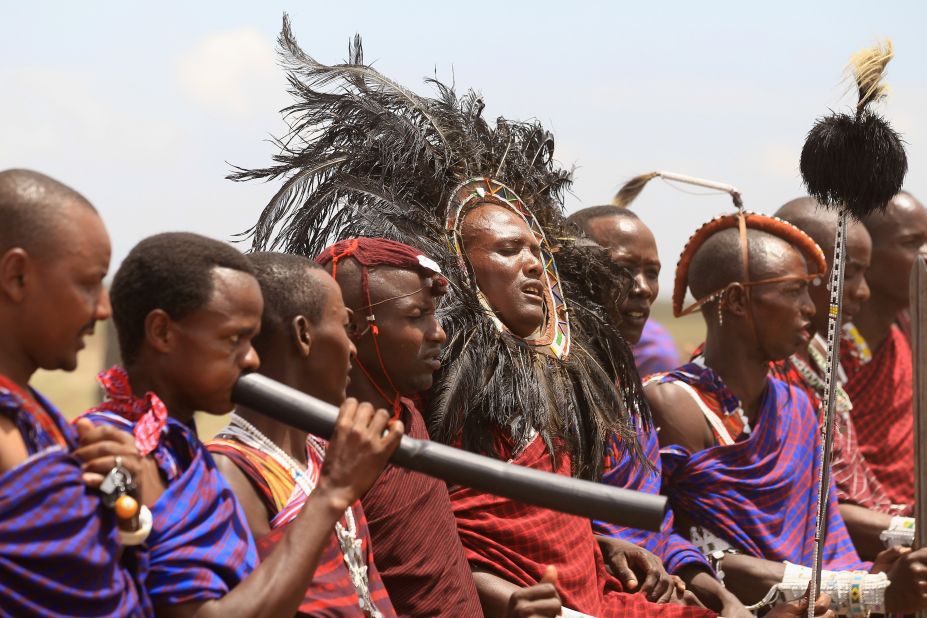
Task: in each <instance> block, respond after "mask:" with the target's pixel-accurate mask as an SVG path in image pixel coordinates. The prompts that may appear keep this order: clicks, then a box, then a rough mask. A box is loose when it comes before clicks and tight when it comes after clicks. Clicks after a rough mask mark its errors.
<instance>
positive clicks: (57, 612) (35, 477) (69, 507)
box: [0, 376, 152, 617]
mask: <svg viewBox="0 0 927 618" xmlns="http://www.w3.org/2000/svg"><path fill="white" fill-rule="evenodd" d="M2 378H3V376H0V414H2V415H3V416H5V417H6V418H8V419H10V420H11V421H12V422H13V423H14V424H15V425H16V427H17V429H19V431H20V433H21V435H22V437H23V441H24V442H25V444H26V448H27V451H28V452H29V455H30V457H29V459H27V460H26V461H24V462H23V463H21V464H20V465H18V466H17V467H15V468H13V469H12V470H8V471H7V472H5V473H3V474H2V475H0V616H48V617H51V616H65V615H67V616H136V617H140V616H150V615H152V611H151V605H150V603H149V602H148V599H147V597H146V596H145V595H144V591H143V590H142V588H141V586H138V585H137V584H136V581H138V580H139V578H141V577H143V576H144V569H145V563H146V559H147V556H146V554H145V553H144V552H143V551H138V552H137V551H136V550H134V549H131V550H130V549H126V550H125V552H124V553H123V554H122V562H120V560H119V556H120V546H119V541H118V537H117V532H116V521H115V516H114V514H113V512H112V511H111V510H110V509H107V508H106V507H105V506H103V504H102V503H101V501H100V498H99V496H98V495H97V494H96V493H95V492H92V491H90V490H88V489H87V486H86V485H85V484H84V481H83V480H82V479H81V469H80V464H79V463H78V461H77V460H76V459H74V458H73V457H71V456H70V455H69V454H68V453H69V451H71V450H73V449H74V448H75V447H76V445H77V436H76V434H75V432H74V430H73V428H72V427H70V426H69V425H68V424H67V422H66V421H65V420H64V418H63V417H62V416H61V414H60V413H59V412H58V411H57V410H55V408H54V407H52V405H51V404H49V403H48V402H47V401H46V400H44V399H43V398H42V397H41V396H40V395H39V394H38V393H36V392H34V391H31V392H29V393H28V394H25V393H23V392H22V391H21V390H19V389H18V388H17V387H15V385H11V384H9V382H8V381H7V380H5V379H2ZM32 401H35V402H37V403H38V407H36V406H34V405H30V404H31V403H32ZM62 441H63V442H64V443H63V444H62ZM130 563H131V564H132V566H133V568H131V569H130V568H128V567H126V566H124V565H127V564H130ZM139 591H141V593H140V592H139Z"/></svg>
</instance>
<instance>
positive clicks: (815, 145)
mask: <svg viewBox="0 0 927 618" xmlns="http://www.w3.org/2000/svg"><path fill="white" fill-rule="evenodd" d="M893 57H894V52H893V50H892V42H891V41H890V40H889V41H886V42H885V44H884V45H878V46H876V47H871V48H868V49H864V50H862V51H860V52H857V53H856V54H853V56H852V57H851V58H850V66H849V67H848V70H849V73H850V74H851V75H852V77H853V81H854V84H855V86H856V90H857V93H858V98H857V103H856V109H855V110H854V112H853V113H851V114H847V113H831V114H830V115H828V116H825V117H823V118H820V119H819V120H818V121H817V122H815V124H814V127H813V128H812V129H811V131H809V132H808V137H807V139H806V140H805V145H804V146H803V147H802V151H801V164H800V167H801V175H802V178H803V179H804V181H805V186H806V187H807V188H808V194H809V195H811V197H813V198H814V199H816V200H817V201H818V202H820V203H821V204H823V205H824V206H828V207H831V208H836V209H839V208H846V209H847V211H848V213H849V214H851V215H852V216H853V217H855V218H857V219H864V218H865V217H867V216H868V215H870V214H872V213H873V212H875V211H877V210H883V209H884V208H885V205H886V204H887V203H888V202H889V200H891V199H892V198H893V197H895V196H896V195H897V194H898V192H899V191H901V185H902V182H903V181H904V177H905V174H906V173H907V171H908V159H907V156H906V155H905V151H904V144H902V142H901V138H900V137H899V135H898V134H897V133H896V132H895V131H894V130H893V129H892V127H891V126H890V125H889V124H888V122H886V121H885V119H884V118H882V116H880V115H879V114H878V113H876V112H874V111H872V109H871V106H872V105H873V104H874V103H876V102H878V101H879V100H881V99H883V98H885V96H886V95H887V94H888V86H887V85H886V84H885V83H884V82H883V81H882V80H883V77H884V75H885V68H886V66H888V63H889V61H890V60H891V59H892V58H893Z"/></svg>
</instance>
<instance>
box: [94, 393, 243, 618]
mask: <svg viewBox="0 0 927 618" xmlns="http://www.w3.org/2000/svg"><path fill="white" fill-rule="evenodd" d="M85 417H86V418H89V419H90V420H92V421H93V422H95V423H107V424H110V425H114V426H116V427H118V428H120V429H123V430H125V431H130V432H131V431H132V429H133V423H132V422H131V421H128V420H126V419H124V418H123V417H122V416H121V415H120V414H119V412H118V411H114V410H108V409H107V403H106V402H104V403H103V404H102V405H101V406H100V407H98V408H95V409H93V410H91V411H89V412H87V413H86V414H85ZM151 456H153V457H154V458H155V461H156V462H157V463H158V468H159V469H160V470H161V473H162V475H163V477H164V478H166V479H167V488H166V489H165V491H164V493H163V494H162V495H161V497H160V498H159V499H158V501H157V502H156V503H155V505H154V506H153V507H151V514H152V516H153V518H154V523H153V525H152V531H151V536H149V537H148V541H147V546H148V547H149V549H150V552H151V568H150V572H149V574H148V577H147V579H146V581H145V586H146V588H147V590H148V594H149V595H150V596H151V599H152V602H153V603H154V604H155V605H156V606H170V605H179V604H182V603H189V602H196V601H208V600H211V599H218V598H221V597H223V596H225V595H226V594H228V592H229V591H230V590H231V589H232V588H234V587H235V586H236V585H238V583H240V582H241V581H242V580H243V579H244V578H245V577H247V576H248V574H250V573H251V572H252V571H253V570H254V569H255V567H256V566H257V562H258V557H257V550H256V549H255V546H254V540H253V539H252V537H251V532H250V530H249V529H248V525H247V523H246V521H245V517H244V514H243V511H242V508H241V505H239V503H238V500H237V499H236V498H235V496H234V494H233V493H232V490H231V488H230V487H229V486H228V484H227V483H226V482H225V479H223V478H222V475H221V474H220V473H219V471H218V470H217V469H216V464H215V462H214V461H213V459H212V456H211V455H210V454H209V452H208V451H207V450H206V447H205V446H204V445H203V443H202V442H200V440H199V439H198V438H197V437H196V435H195V434H194V433H193V431H192V430H191V429H190V428H189V427H186V426H185V425H184V424H182V423H180V422H178V421H176V420H174V419H172V418H169V419H168V420H167V424H166V425H165V427H164V429H163V430H162V433H161V439H160V441H159V442H158V446H157V447H156V448H155V450H154V451H152V453H151Z"/></svg>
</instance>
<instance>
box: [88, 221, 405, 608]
mask: <svg viewBox="0 0 927 618" xmlns="http://www.w3.org/2000/svg"><path fill="white" fill-rule="evenodd" d="M111 295H112V300H113V318H114V321H115V324H116V330H117V334H118V337H119V349H120V352H121V354H122V358H123V361H124V363H125V369H123V368H121V367H118V366H117V367H114V368H112V369H110V370H108V371H106V372H104V373H103V374H101V376H100V381H101V383H102V385H103V387H104V390H105V392H106V401H105V402H104V403H103V404H102V405H100V406H99V407H98V408H95V409H93V410H91V411H89V412H88V413H87V417H88V418H90V419H91V420H93V421H94V422H97V423H106V424H112V425H115V426H117V427H126V428H128V429H130V430H131V431H132V433H133V434H134V435H135V440H136V444H138V445H139V447H140V450H141V451H142V452H144V453H146V454H147V456H148V457H150V458H152V459H153V460H154V461H155V462H156V463H157V465H158V469H159V471H160V473H161V476H162V479H163V481H164V484H165V485H166V488H165V491H164V494H162V496H161V497H160V499H159V500H158V502H157V503H155V505H154V506H153V507H152V509H151V510H152V512H153V514H154V526H153V532H152V534H151V536H150V537H149V538H148V541H147V546H148V548H149V550H150V554H151V560H150V562H151V566H150V572H149V573H148V576H147V578H146V580H145V586H146V588H147V590H148V592H149V594H150V595H151V598H152V601H153V603H154V605H155V611H156V613H157V615H159V616H168V617H173V616H198V617H199V616H225V615H228V614H229V613H230V612H234V613H237V614H240V615H246V616H260V615H266V616H290V615H293V614H295V613H296V611H297V608H298V607H299V605H300V603H301V602H302V600H303V598H304V596H305V592H306V589H307V588H308V587H309V584H310V582H311V580H312V577H313V574H314V572H315V568H316V566H317V564H318V561H319V558H320V555H321V553H322V549H323V548H324V547H325V545H326V543H327V541H328V539H329V537H330V535H331V530H332V528H334V526H335V524H336V522H337V521H338V520H339V519H340V518H341V517H342V516H343V515H344V511H345V509H346V508H348V507H349V506H351V505H352V504H353V503H354V502H355V501H356V500H357V499H358V497H359V496H360V495H361V494H363V493H364V491H366V489H367V488H368V487H369V486H370V484H371V483H372V482H373V481H374V479H375V478H376V476H377V474H378V473H379V471H380V470H381V469H382V466H383V465H384V464H385V462H386V459H387V458H388V457H389V455H390V454H391V453H392V451H393V449H395V447H396V446H397V445H398V443H399V437H400V433H401V426H399V425H397V424H389V425H388V424H387V421H388V419H389V415H388V414H387V413H386V412H384V411H378V412H374V410H373V408H372V406H370V405H369V404H360V405H358V404H357V402H356V401H351V400H349V401H347V402H345V404H344V405H342V407H341V411H340V413H339V420H338V423H337V426H336V430H335V434H334V436H333V439H332V442H331V445H330V447H329V449H328V455H327V456H326V458H325V462H324V464H323V466H322V469H321V471H320V474H319V479H318V482H317V483H316V487H315V490H314V491H313V492H312V495H311V496H310V498H309V499H308V500H307V501H306V505H305V508H303V509H302V512H301V513H300V514H299V516H298V517H297V518H296V519H295V521H294V522H293V524H292V525H291V526H289V529H288V530H287V532H286V534H285V535H284V537H283V538H282V539H281V540H280V542H279V543H277V546H276V547H275V548H274V551H273V552H272V553H271V554H270V555H269V556H268V557H267V558H266V559H265V560H264V561H263V562H262V563H261V564H260V565H259V566H258V565H257V552H256V550H255V547H254V541H253V539H252V537H251V533H250V531H249V530H248V525H247V522H246V521H245V517H244V515H243V513H242V509H241V505H240V504H239V503H238V501H237V500H236V499H235V496H234V494H233V493H232V491H231V489H230V488H229V486H228V484H227V483H226V482H225V480H224V479H223V478H222V476H221V475H220V474H219V472H218V470H217V469H216V465H215V462H214V461H213V459H212V456H211V455H210V454H209V452H208V451H207V450H206V448H205V446H204V445H203V444H202V443H201V442H200V441H199V439H198V438H197V436H196V433H195V429H194V425H193V413H194V411H195V410H200V411H204V412H207V413H211V414H221V413H224V412H227V411H228V410H230V409H231V408H232V407H233V405H232V402H231V392H232V387H233V385H234V384H235V382H236V380H237V379H238V377H239V376H240V375H241V373H242V372H243V371H253V370H255V369H257V368H258V364H259V361H258V357H257V354H256V353H255V351H254V348H253V347H252V346H251V339H252V338H253V337H254V336H255V335H256V334H257V333H258V330H259V329H260V325H261V312H262V310H263V299H262V296H261V290H260V286H259V284H258V282H257V280H256V279H255V278H254V269H253V267H252V266H251V263H250V262H249V261H248V260H247V258H245V256H244V255H242V254H241V253H239V252H238V251H236V250H235V249H233V248H232V247H231V246H229V245H227V244H225V243H223V242H219V241H216V240H212V239H209V238H205V237H203V236H198V235H196V234H186V233H166V234H158V235H156V236H152V237H150V238H147V239H145V240H143V241H141V242H140V243H139V244H138V245H136V246H135V247H134V248H133V249H132V251H130V252H129V255H128V256H127V257H126V259H125V260H124V261H123V263H122V265H121V266H120V268H119V270H118V271H117V272H116V276H115V278H114V279H113V285H112V288H111ZM384 430H385V431H384ZM307 549H308V551H307Z"/></svg>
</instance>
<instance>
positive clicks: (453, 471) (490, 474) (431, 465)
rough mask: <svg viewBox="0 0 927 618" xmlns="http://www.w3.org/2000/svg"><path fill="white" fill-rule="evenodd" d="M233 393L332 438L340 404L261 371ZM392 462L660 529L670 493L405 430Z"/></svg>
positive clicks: (251, 404)
mask: <svg viewBox="0 0 927 618" xmlns="http://www.w3.org/2000/svg"><path fill="white" fill-rule="evenodd" d="M232 399H233V400H234V401H235V402H236V403H239V404H242V405H245V406H248V407H249V408H251V409H252V410H255V411H257V412H260V413H262V414H266V415H267V416H269V417H271V418H273V419H274V420H277V421H280V422H281V423H285V424H287V425H291V426H293V427H297V428H299V429H302V430H303V431H307V432H309V433H312V434H314V435H317V436H320V437H322V438H329V437H330V436H331V434H332V431H333V430H334V427H335V419H336V418H337V416H338V409H337V408H336V407H334V406H332V405H330V404H328V403H325V402H323V401H320V400H318V399H316V398H314V397H310V396H309V395H306V394H305V393H302V392H300V391H297V390H295V389H293V388H290V387H288V386H286V385H284V384H281V383H279V382H276V381H275V380H271V379H270V378H268V377H266V376H262V375H260V374H254V373H253V374H249V375H245V376H242V377H241V378H240V379H239V380H238V383H237V384H236V385H235V390H234V391H233V393H232ZM391 461H392V462H393V463H395V464H397V465H399V466H402V467H403V468H408V469H409V470H415V471H416V472H422V473H423V474H428V475H429V476H434V477H436V478H439V479H442V480H444V481H447V482H448V483H451V484H455V485H465V486H467V487H472V488H474V489H478V490H480V491H484V492H487V493H491V494H495V495H497V496H503V497H506V498H511V499H513V500H518V501H521V502H525V503H527V504H534V505H537V506H541V507H544V508H548V509H552V510H555V511H561V512H563V513H569V514H571V515H578V516H580V517H585V518H587V519H596V520H601V521H607V522H610V523H614V524H619V525H622V526H628V527H631V528H639V529H642V530H651V531H659V530H660V526H661V524H662V522H663V514H664V512H665V511H666V497H664V496H658V495H653V494H648V493H644V492H640V491H632V490H630V489H619V488H617V487H611V486H609V485H603V484H600V483H592V482H590V481H582V480H579V479H574V478H567V477H564V476H560V475H558V474H551V473H549V472H540V471H538V470H532V469H531V468H526V467H524V466H518V465H514V464H508V463H505V462H502V461H499V460H496V459H491V458H489V457H483V456H482V455H476V454H474V453H470V452H468V451H462V450H460V449H456V448H452V447H450V446H445V445H443V444H439V443H437V442H431V441H429V440H416V439H415V438H410V437H409V436H403V437H402V441H401V442H400V443H399V448H398V449H396V452H395V453H394V454H393V457H392V460H391Z"/></svg>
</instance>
